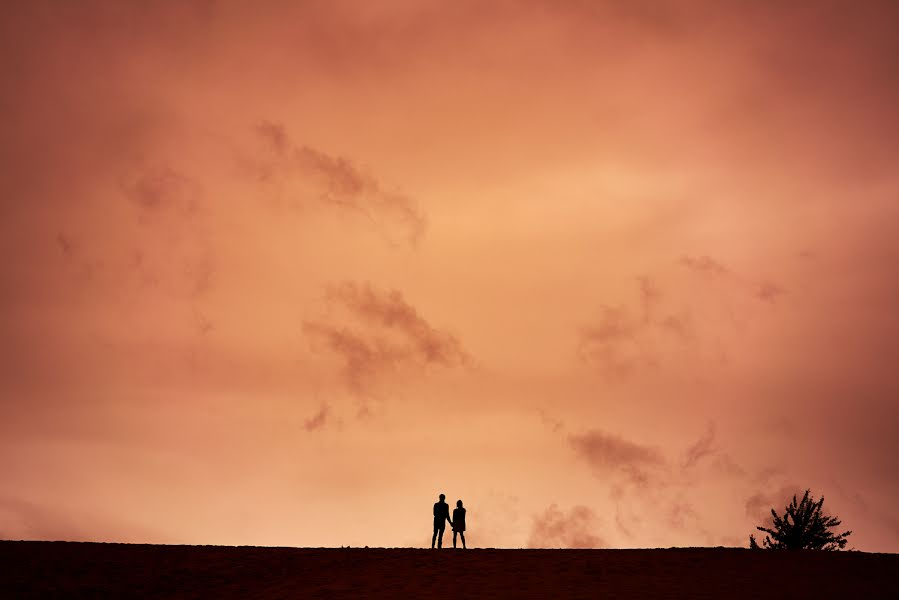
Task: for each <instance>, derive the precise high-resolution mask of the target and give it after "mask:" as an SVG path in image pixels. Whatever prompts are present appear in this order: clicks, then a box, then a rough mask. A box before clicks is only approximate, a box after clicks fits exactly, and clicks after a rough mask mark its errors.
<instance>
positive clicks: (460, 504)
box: [456, 500, 462, 508]
mask: <svg viewBox="0 0 899 600" xmlns="http://www.w3.org/2000/svg"><path fill="white" fill-rule="evenodd" d="M456 506H458V507H459V508H462V501H461V500H456Z"/></svg>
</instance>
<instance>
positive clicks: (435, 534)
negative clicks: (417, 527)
mask: <svg viewBox="0 0 899 600" xmlns="http://www.w3.org/2000/svg"><path fill="white" fill-rule="evenodd" d="M436 539H437V526H436V525H434V535H432V536H431V548H433V547H434V541H435V540H436Z"/></svg>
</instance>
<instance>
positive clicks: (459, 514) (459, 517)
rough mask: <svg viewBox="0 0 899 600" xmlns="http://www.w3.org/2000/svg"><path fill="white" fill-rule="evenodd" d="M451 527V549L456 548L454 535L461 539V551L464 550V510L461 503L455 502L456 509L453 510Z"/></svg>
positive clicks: (459, 501)
mask: <svg viewBox="0 0 899 600" xmlns="http://www.w3.org/2000/svg"><path fill="white" fill-rule="evenodd" d="M450 525H452V526H453V548H455V547H456V534H457V533H458V534H459V537H460V538H462V549H463V550H465V509H464V508H462V501H461V500H456V508H454V509H453V520H452V521H450Z"/></svg>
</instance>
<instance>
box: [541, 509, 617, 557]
mask: <svg viewBox="0 0 899 600" xmlns="http://www.w3.org/2000/svg"><path fill="white" fill-rule="evenodd" d="M597 525H598V519H597V517H596V513H594V512H593V510H592V509H590V508H588V507H586V506H581V505H578V506H573V507H572V508H571V510H569V511H568V512H567V513H566V512H564V511H563V510H561V509H560V508H559V507H558V506H557V505H555V504H551V505H550V506H549V507H548V508H547V509H546V510H545V511H543V513H542V514H539V515H534V517H533V523H532V525H531V533H530V536H529V537H528V542H527V546H528V548H602V547H604V546H605V545H606V543H605V541H604V540H603V539H602V538H601V537H600V536H598V535H597V534H596V533H594V532H595V530H596V527H597Z"/></svg>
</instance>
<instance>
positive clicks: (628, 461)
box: [568, 429, 666, 485]
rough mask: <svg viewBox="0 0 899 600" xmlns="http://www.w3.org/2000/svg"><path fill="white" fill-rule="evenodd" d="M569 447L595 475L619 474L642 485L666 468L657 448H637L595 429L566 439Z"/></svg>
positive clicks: (638, 446)
mask: <svg viewBox="0 0 899 600" xmlns="http://www.w3.org/2000/svg"><path fill="white" fill-rule="evenodd" d="M568 443H569V444H570V445H571V447H572V448H573V449H574V451H575V452H576V453H577V454H578V455H579V456H580V457H581V458H583V459H585V460H586V461H587V462H588V463H589V464H590V465H591V466H592V467H593V468H594V469H595V470H596V471H597V472H600V473H620V474H623V475H625V476H626V477H627V478H628V479H629V480H630V481H632V482H633V483H637V484H641V485H643V484H646V483H647V482H648V481H649V479H650V478H651V474H652V473H653V472H654V471H656V470H657V469H659V468H663V467H665V465H666V462H665V459H664V457H663V456H662V453H661V452H660V451H659V449H658V448H655V447H652V446H644V445H641V444H636V443H634V442H631V441H629V440H626V439H624V438H621V437H619V436H616V435H613V434H610V433H606V432H604V431H600V430H598V429H592V430H589V431H587V432H585V433H583V434H579V435H578V434H572V435H569V436H568Z"/></svg>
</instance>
